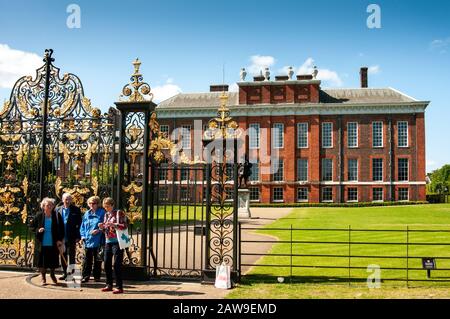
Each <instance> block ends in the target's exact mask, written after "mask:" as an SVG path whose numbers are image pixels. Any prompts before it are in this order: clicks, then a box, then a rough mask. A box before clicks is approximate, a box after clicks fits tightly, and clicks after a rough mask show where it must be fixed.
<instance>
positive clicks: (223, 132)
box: [116, 60, 239, 280]
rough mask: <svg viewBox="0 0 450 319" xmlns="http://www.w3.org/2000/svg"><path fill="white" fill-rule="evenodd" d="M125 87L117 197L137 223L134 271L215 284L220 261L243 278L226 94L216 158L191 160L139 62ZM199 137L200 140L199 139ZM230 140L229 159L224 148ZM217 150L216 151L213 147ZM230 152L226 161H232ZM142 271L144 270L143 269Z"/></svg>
mask: <svg viewBox="0 0 450 319" xmlns="http://www.w3.org/2000/svg"><path fill="white" fill-rule="evenodd" d="M133 64H134V66H135V72H134V74H133V75H132V76H131V83H130V84H128V85H126V86H125V87H124V88H123V92H122V93H123V97H124V100H123V101H119V102H117V103H116V105H117V108H118V109H119V110H120V112H121V129H120V137H121V138H120V139H121V141H122V143H121V148H120V151H119V172H124V173H123V174H119V188H118V194H117V198H118V200H119V206H120V207H123V208H124V209H125V211H127V212H128V214H129V215H131V216H134V217H132V218H131V219H132V221H133V234H132V243H133V246H132V247H133V249H132V250H133V251H134V252H137V254H135V256H136V258H135V259H133V260H132V261H133V262H132V264H133V267H134V268H133V269H128V271H134V272H135V273H139V274H140V276H143V277H145V276H146V274H147V275H148V276H150V277H159V278H162V277H164V278H185V279H186V278H191V279H192V278H196V279H203V280H209V279H212V278H214V276H215V268H216V267H217V266H218V265H220V264H221V263H226V264H227V265H230V266H232V271H233V273H237V272H238V271H239V269H238V262H237V258H238V257H237V248H238V245H237V231H236V230H237V169H238V160H237V159H238V156H237V137H236V136H234V132H235V131H236V129H237V124H236V122H234V121H232V120H231V118H230V116H229V110H228V108H227V107H226V101H227V97H226V96H225V95H223V96H222V97H221V99H222V102H223V103H222V106H221V108H220V109H219V111H218V117H217V118H215V119H213V120H211V121H210V129H209V130H207V132H205V135H204V137H205V138H204V140H203V141H202V142H203V145H204V146H205V147H206V148H208V145H213V144H214V145H213V146H215V150H213V149H211V150H210V151H209V152H207V154H208V153H209V154H213V153H214V152H216V153H217V152H218V153H220V154H222V156H219V158H218V159H216V158H214V157H213V156H210V157H208V156H207V157H208V158H206V159H204V161H203V160H199V159H194V160H191V159H189V158H188V157H187V156H186V155H185V154H184V153H183V150H182V149H181V148H180V147H179V145H176V144H175V142H173V141H172V140H171V139H169V138H168V136H166V135H165V133H163V132H161V131H160V129H159V124H158V121H157V117H156V104H154V103H153V102H152V101H151V99H152V94H151V93H150V86H149V85H148V84H147V83H145V82H142V80H143V78H142V75H141V74H140V73H139V67H140V62H139V61H138V60H136V61H135V62H134V63H133ZM194 135H195V134H194ZM230 141H231V155H229V154H228V153H230V152H229V150H228V151H227V148H226V147H225V146H226V145H229V144H230ZM213 148H214V147H213ZM227 154H228V155H227ZM138 269H139V270H138Z"/></svg>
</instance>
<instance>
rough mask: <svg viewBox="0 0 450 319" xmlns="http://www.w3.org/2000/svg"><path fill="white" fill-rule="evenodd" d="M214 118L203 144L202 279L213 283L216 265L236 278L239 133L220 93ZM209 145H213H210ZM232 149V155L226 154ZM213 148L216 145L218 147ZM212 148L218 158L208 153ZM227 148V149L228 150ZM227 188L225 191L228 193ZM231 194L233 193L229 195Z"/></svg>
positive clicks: (223, 95) (226, 98) (237, 271)
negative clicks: (228, 267) (204, 185)
mask: <svg viewBox="0 0 450 319" xmlns="http://www.w3.org/2000/svg"><path fill="white" fill-rule="evenodd" d="M220 100H221V102H220V107H219V109H218V111H217V117H216V118H213V119H211V120H210V121H209V129H208V130H206V132H205V134H204V139H203V144H204V146H205V147H206V148H207V156H208V158H207V166H206V168H207V175H206V176H207V194H206V200H207V204H206V214H207V215H206V238H205V240H206V244H205V250H206V251H205V265H204V268H203V271H202V277H203V281H205V282H213V281H214V279H215V274H216V271H215V270H216V268H217V267H219V266H220V265H221V264H222V263H225V264H227V265H229V266H231V277H232V279H233V281H235V282H236V281H237V280H238V279H239V271H240V269H239V264H238V249H239V243H238V240H240V238H238V233H237V232H238V200H237V194H238V147H237V145H238V139H240V137H241V136H240V135H241V132H240V130H239V126H238V124H237V123H236V121H234V120H232V118H231V116H230V109H229V108H228V107H227V100H228V96H227V95H226V94H225V92H224V93H222V95H221V96H220ZM211 146H212V147H211ZM229 147H231V148H232V151H231V153H232V156H229V155H228V154H229V153H230V150H229V149H227V148H229ZM215 148H219V149H218V150H217V149H215ZM213 149H214V150H215V152H214V153H215V154H216V155H217V154H218V158H216V159H213V158H212V157H211V156H210V155H211V152H212V151H213ZM227 151H228V152H227ZM227 190H228V192H227ZM230 195H232V196H230Z"/></svg>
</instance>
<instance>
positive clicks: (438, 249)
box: [229, 204, 450, 298]
mask: <svg viewBox="0 0 450 319" xmlns="http://www.w3.org/2000/svg"><path fill="white" fill-rule="evenodd" d="M291 225H292V227H293V228H294V229H295V228H308V229H311V228H326V229H343V230H344V231H335V230H326V231H325V230H324V231H308V230H294V231H292V239H293V240H294V241H332V242H344V244H313V243H299V244H293V245H292V247H291V245H290V244H288V243H281V244H275V245H274V246H273V247H272V249H271V251H270V253H273V254H289V253H290V252H291V249H292V253H293V254H306V255H313V254H315V255H320V254H333V255H339V256H343V257H317V256H316V257H305V256H302V257H292V260H291V258H290V257H280V256H268V257H263V258H261V259H260V260H259V261H258V264H260V265H262V264H268V265H276V266H270V267H263V266H257V267H253V269H252V270H251V271H250V273H248V274H247V275H246V276H244V277H243V280H242V284H241V285H240V288H238V289H236V290H234V291H233V292H231V294H230V295H229V297H230V298H247V297H248V298H259V297H260V296H261V294H267V296H271V297H280V298H283V297H284V298H297V297H300V298H301V297H302V296H303V297H311V298H316V297H320V294H318V295H310V294H309V292H311V289H313V290H314V291H321V289H322V288H321V287H330V286H333V285H332V284H339V285H338V286H340V288H339V289H340V290H342V289H343V287H342V286H344V287H348V285H350V286H351V287H353V288H355V289H362V292H361V296H362V297H364V296H367V294H366V292H367V291H366V290H367V277H368V276H369V274H370V273H368V272H367V266H368V265H370V264H376V265H379V266H380V267H381V280H382V286H383V287H385V286H390V287H394V286H395V287H397V288H396V289H398V287H406V285H407V282H406V278H407V276H408V278H409V280H410V281H409V282H408V286H409V287H419V286H420V287H434V288H436V287H441V286H447V287H449V286H450V284H448V283H445V282H442V281H441V282H434V283H432V282H429V281H428V279H427V277H426V271H425V270H422V269H420V270H409V272H408V273H407V271H406V270H389V269H386V268H397V267H398V268H403V267H406V265H407V258H406V256H407V255H409V256H410V257H413V258H410V259H409V262H408V264H409V265H408V266H409V267H410V268H422V263H421V257H450V245H449V246H444V245H433V246H420V245H415V243H448V244H450V232H447V233H445V232H443V233H431V232H414V230H430V229H438V230H450V205H449V204H439V205H417V206H395V207H367V208H297V209H293V212H292V213H291V214H290V215H288V216H286V217H285V218H281V219H279V220H277V221H275V222H274V223H272V224H271V225H268V226H266V227H265V229H261V230H259V231H257V232H258V233H261V234H267V235H271V236H275V237H277V238H278V239H279V240H288V241H289V240H290V237H291V232H290V230H287V231H281V230H268V229H267V228H286V229H289V228H290V227H291ZM407 227H408V228H409V230H410V232H409V235H407V233H406V231H405V230H406V228H407ZM349 228H351V229H352V231H351V232H350V236H351V240H350V241H351V242H352V244H351V245H350V247H349V245H348V241H349V231H348V229H349ZM357 229H364V230H380V229H384V230H401V232H386V231H384V232H371V231H356V230H357ZM407 236H409V239H407ZM407 241H409V246H408V251H407V245H406V242H407ZM357 242H371V243H382V242H384V243H400V244H401V245H394V244H387V245H379V244H376V245H363V244H357ZM251 245H257V244H247V247H248V248H247V249H246V251H244V252H247V253H251V252H252V247H254V246H251ZM349 249H350V255H351V256H352V257H351V258H350V259H349V258H348V255H349ZM356 256H374V257H372V258H367V257H366V258H361V257H356ZM375 256H377V257H375ZM380 256H390V257H395V256H397V257H401V258H380ZM436 263H437V268H438V269H442V268H449V269H450V259H449V260H446V259H440V258H437V259H436ZM291 264H292V265H301V266H348V265H349V264H350V265H351V266H352V267H361V268H362V269H351V271H350V274H349V271H348V269H333V268H326V269H324V268H295V267H292V270H291V268H290V265H291ZM281 266H287V267H281ZM291 271H292V272H291ZM279 276H282V277H285V283H284V284H279V283H277V277H279ZM349 276H350V277H349ZM349 278H350V282H349ZM392 279H400V280H401V281H393V280H392ZM411 279H419V280H424V281H422V282H414V281H411ZM432 279H434V280H450V270H434V271H432ZM305 283H306V285H305ZM317 284H319V285H317ZM324 284H326V285H325V286H324ZM330 284H331V285H330ZM308 286H309V287H310V289H307V288H305V287H308ZM327 289H329V288H325V289H324V293H325V292H326V291H327ZM339 289H338V290H339ZM345 289H346V288H344V290H343V292H344V291H345ZM428 289H430V288H428ZM334 290H335V289H334V288H333V289H332V291H334ZM375 290H377V291H380V290H379V289H375ZM375 290H374V291H375ZM302 291H303V293H302ZM352 291H353V292H355V290H352ZM397 291H399V290H397ZM343 292H342V293H338V295H339V296H340V297H345V293H343ZM388 294H389V293H387V295H388ZM325 295H327V294H326V293H325V294H323V296H325ZM372 297H373V298H377V295H376V294H375V295H374V294H372V295H371V296H369V298H372Z"/></svg>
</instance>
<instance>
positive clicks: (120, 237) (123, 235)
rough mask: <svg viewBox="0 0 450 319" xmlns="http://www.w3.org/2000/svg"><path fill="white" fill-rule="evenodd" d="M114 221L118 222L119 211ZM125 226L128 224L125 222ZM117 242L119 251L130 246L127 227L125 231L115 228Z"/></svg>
mask: <svg viewBox="0 0 450 319" xmlns="http://www.w3.org/2000/svg"><path fill="white" fill-rule="evenodd" d="M116 214H117V215H116V220H117V222H119V211H117V213H116ZM125 224H126V225H127V226H128V223H127V222H126V220H125ZM116 234H117V241H118V242H119V248H120V249H126V248H128V247H130V246H131V237H130V235H129V234H128V227H127V228H125V229H119V228H118V227H117V228H116Z"/></svg>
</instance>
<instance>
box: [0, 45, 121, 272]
mask: <svg viewBox="0 0 450 319" xmlns="http://www.w3.org/2000/svg"><path fill="white" fill-rule="evenodd" d="M52 52H53V51H52V50H46V54H45V58H44V62H45V64H44V65H43V66H42V67H41V68H39V69H38V70H37V71H36V76H35V78H34V79H33V78H32V77H31V76H24V77H22V78H20V79H19V80H18V81H17V82H16V83H15V85H14V88H13V89H12V92H11V95H10V99H9V100H8V101H7V102H6V103H5V104H4V106H3V109H2V110H1V111H0V232H1V234H2V237H1V242H0V265H1V266H4V265H9V266H13V267H32V264H33V253H34V252H33V250H34V248H33V246H34V236H33V234H31V233H30V231H29V229H28V227H27V224H28V223H29V222H30V221H31V220H32V219H33V218H34V216H35V214H36V212H37V211H38V210H39V203H40V201H41V199H42V198H43V197H52V198H56V199H57V200H58V199H61V196H62V194H63V193H66V192H67V193H71V194H72V196H73V198H74V201H75V203H76V204H77V205H78V206H80V207H82V208H84V207H85V204H86V198H87V197H89V196H93V195H98V196H101V197H105V196H110V194H111V193H112V192H113V190H114V189H115V183H114V178H115V176H117V167H116V166H115V165H114V162H115V156H114V153H115V143H116V134H115V125H114V123H115V118H116V116H117V112H115V111H114V109H111V110H110V112H109V113H108V114H101V112H100V110H99V109H98V108H94V107H93V106H92V105H91V102H90V100H89V99H88V98H86V97H85V96H84V90H83V86H82V84H81V81H80V79H79V78H78V77H77V76H76V75H74V74H70V73H69V74H64V75H63V77H60V74H59V69H58V68H57V67H55V66H54V65H53V64H52V62H53V61H54V59H53V58H52ZM43 137H45V138H43Z"/></svg>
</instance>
